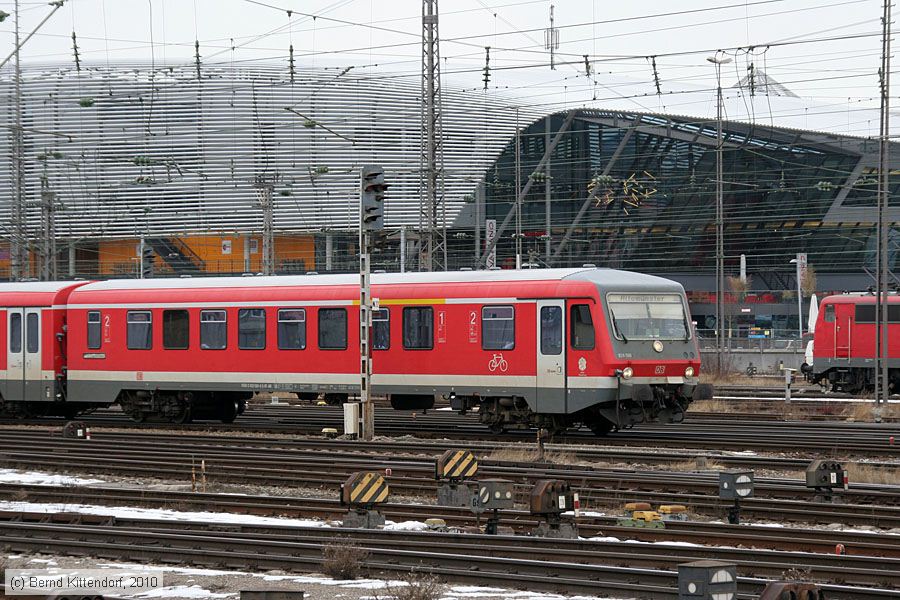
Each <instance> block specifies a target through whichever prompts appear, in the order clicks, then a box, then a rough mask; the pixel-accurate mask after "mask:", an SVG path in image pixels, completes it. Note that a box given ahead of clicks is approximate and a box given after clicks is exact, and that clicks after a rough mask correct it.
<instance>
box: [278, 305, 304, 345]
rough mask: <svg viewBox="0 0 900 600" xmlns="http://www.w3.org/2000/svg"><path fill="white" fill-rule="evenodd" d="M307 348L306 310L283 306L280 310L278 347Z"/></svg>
mask: <svg viewBox="0 0 900 600" xmlns="http://www.w3.org/2000/svg"><path fill="white" fill-rule="evenodd" d="M304 348H306V310H304V309H302V308H282V309H281V310H279V311H278V349H279V350H303V349H304Z"/></svg>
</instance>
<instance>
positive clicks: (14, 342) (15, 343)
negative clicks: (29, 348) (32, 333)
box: [9, 313, 22, 354]
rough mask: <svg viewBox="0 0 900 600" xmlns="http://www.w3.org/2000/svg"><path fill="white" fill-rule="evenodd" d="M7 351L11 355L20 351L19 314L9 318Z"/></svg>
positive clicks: (20, 324)
mask: <svg viewBox="0 0 900 600" xmlns="http://www.w3.org/2000/svg"><path fill="white" fill-rule="evenodd" d="M9 351H10V352H12V353H13V354H18V353H19V352H21V351H22V315H21V314H19V313H13V314H11V315H10V316H9Z"/></svg>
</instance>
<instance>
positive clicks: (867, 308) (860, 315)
mask: <svg viewBox="0 0 900 600" xmlns="http://www.w3.org/2000/svg"><path fill="white" fill-rule="evenodd" d="M855 320H856V322H857V323H874V322H875V305H874V304H857V305H856V318H855Z"/></svg>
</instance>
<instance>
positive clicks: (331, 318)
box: [319, 308, 347, 350]
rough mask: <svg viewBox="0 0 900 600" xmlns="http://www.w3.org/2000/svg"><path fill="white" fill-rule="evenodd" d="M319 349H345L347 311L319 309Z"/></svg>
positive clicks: (343, 309)
mask: <svg viewBox="0 0 900 600" xmlns="http://www.w3.org/2000/svg"><path fill="white" fill-rule="evenodd" d="M319 348H321V349H322V350H346V349H347V309H345V308H320V309H319Z"/></svg>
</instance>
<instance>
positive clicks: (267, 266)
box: [253, 175, 275, 275]
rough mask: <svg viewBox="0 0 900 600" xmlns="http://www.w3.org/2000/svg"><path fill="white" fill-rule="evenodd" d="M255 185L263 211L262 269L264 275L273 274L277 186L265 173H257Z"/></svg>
mask: <svg viewBox="0 0 900 600" xmlns="http://www.w3.org/2000/svg"><path fill="white" fill-rule="evenodd" d="M253 186H254V187H255V188H256V196H257V199H258V200H259V205H260V206H261V207H262V211H263V236H262V238H263V239H262V265H261V266H262V269H261V270H262V273H263V275H272V274H273V273H274V272H275V252H274V250H275V237H274V233H273V229H272V220H273V215H272V212H273V207H272V190H273V189H274V187H275V186H274V184H273V183H272V180H271V179H270V178H269V177H267V176H265V175H257V176H256V180H255V182H254V184H253Z"/></svg>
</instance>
